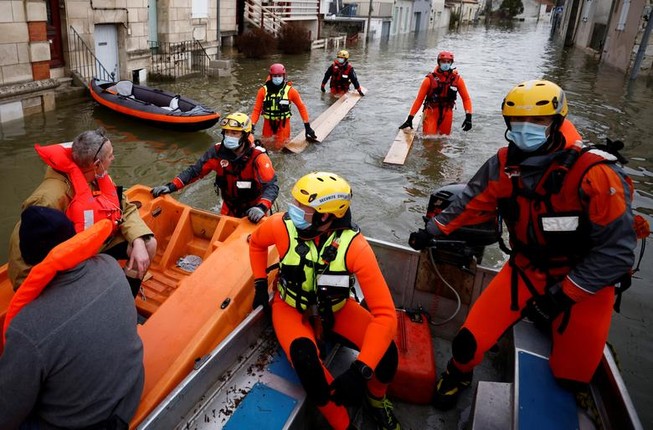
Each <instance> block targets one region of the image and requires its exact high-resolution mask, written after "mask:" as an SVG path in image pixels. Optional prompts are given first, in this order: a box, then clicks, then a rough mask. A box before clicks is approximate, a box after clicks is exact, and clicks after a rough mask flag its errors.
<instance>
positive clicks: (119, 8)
mask: <svg viewBox="0 0 653 430" xmlns="http://www.w3.org/2000/svg"><path fill="white" fill-rule="evenodd" d="M91 9H92V10H124V11H125V15H126V16H127V24H125V23H124V22H123V23H122V25H123V26H124V27H125V29H127V30H129V27H128V25H129V9H127V8H126V7H95V6H93V0H91Z"/></svg>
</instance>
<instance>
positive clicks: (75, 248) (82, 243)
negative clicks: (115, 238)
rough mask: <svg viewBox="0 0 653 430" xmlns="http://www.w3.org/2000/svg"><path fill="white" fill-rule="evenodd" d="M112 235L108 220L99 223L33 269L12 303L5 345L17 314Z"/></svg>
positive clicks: (4, 329) (90, 255)
mask: <svg viewBox="0 0 653 430" xmlns="http://www.w3.org/2000/svg"><path fill="white" fill-rule="evenodd" d="M111 231H112V225H111V222H110V221H109V220H106V219H103V220H100V221H98V222H97V223H96V224H94V225H92V226H91V227H90V228H88V229H87V230H84V231H82V232H81V233H78V234H76V235H75V236H73V237H72V238H70V239H68V240H67V241H65V242H63V243H60V244H59V245H57V246H55V247H54V248H53V249H52V250H51V251H50V252H49V253H48V255H47V256H46V257H45V259H44V260H43V261H42V262H40V263H39V264H37V265H35V266H34V267H32V270H30V272H29V275H28V276H27V278H26V279H25V281H24V282H23V283H22V284H21V286H20V288H19V289H18V290H17V291H16V293H15V294H14V296H13V297H12V298H11V301H10V302H9V307H8V308H7V315H6V316H5V323H4V327H3V329H2V343H3V344H4V342H5V335H6V333H7V328H8V327H9V324H10V323H11V320H12V319H13V318H14V317H15V316H16V315H17V314H18V312H20V310H21V309H22V308H23V307H25V306H26V305H28V304H29V303H31V302H32V301H33V300H35V299H36V298H37V297H38V296H39V295H40V294H41V292H42V291H43V289H44V288H45V287H46V286H47V285H48V284H49V283H50V281H52V279H53V278H54V277H55V275H56V274H57V272H61V271H63V270H68V269H72V268H73V267H75V266H77V265H78V264H80V263H81V262H83V261H86V260H88V259H89V258H91V257H92V256H94V255H95V254H97V252H98V251H99V249H100V248H101V247H102V244H104V241H105V240H106V239H107V238H108V237H109V236H110V235H111Z"/></svg>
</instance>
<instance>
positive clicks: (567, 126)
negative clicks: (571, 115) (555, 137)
mask: <svg viewBox="0 0 653 430" xmlns="http://www.w3.org/2000/svg"><path fill="white" fill-rule="evenodd" d="M560 133H562V135H563V136H564V137H565V148H569V147H571V146H573V145H574V144H575V143H576V141H577V140H583V137H582V136H581V135H580V133H579V132H578V130H576V127H575V126H574V124H572V122H571V121H569V120H568V119H566V118H565V120H564V121H562V125H561V126H560Z"/></svg>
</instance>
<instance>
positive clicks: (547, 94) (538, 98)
mask: <svg viewBox="0 0 653 430" xmlns="http://www.w3.org/2000/svg"><path fill="white" fill-rule="evenodd" d="M567 112H568V108H567V97H566V96H565V92H564V91H562V88H560V87H559V86H557V85H556V84H554V83H553V82H550V81H545V80H539V79H536V80H532V81H526V82H522V83H521V84H519V85H517V86H516V87H514V88H513V89H512V90H510V91H509V92H508V94H507V95H506V98H504V99H503V102H502V103H501V113H502V114H503V116H504V117H509V116H550V115H560V116H561V117H563V118H564V117H565V116H567Z"/></svg>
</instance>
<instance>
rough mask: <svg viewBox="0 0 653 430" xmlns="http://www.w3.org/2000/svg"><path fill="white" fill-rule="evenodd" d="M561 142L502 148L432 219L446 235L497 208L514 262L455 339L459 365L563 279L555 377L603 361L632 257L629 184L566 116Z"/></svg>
mask: <svg viewBox="0 0 653 430" xmlns="http://www.w3.org/2000/svg"><path fill="white" fill-rule="evenodd" d="M558 139H560V140H561V142H560V146H559V147H560V148H561V149H560V150H558V151H555V152H552V153H548V154H543V155H536V156H530V157H526V158H525V157H523V156H522V157H520V156H519V155H517V156H515V155H514V154H515V153H514V152H512V151H513V148H512V146H509V147H504V148H502V149H500V150H499V152H498V153H497V155H495V156H493V157H492V158H490V159H489V160H488V161H487V162H486V163H485V164H484V165H483V167H481V169H480V170H479V171H478V172H477V173H476V175H475V176H474V177H473V178H472V179H471V181H469V183H468V184H467V186H466V188H465V189H464V191H463V193H462V196H461V197H460V198H459V199H457V200H455V201H454V202H453V203H452V204H451V205H450V206H449V207H448V208H447V209H445V210H444V211H443V212H442V213H440V214H439V215H437V216H436V217H435V218H434V221H435V222H436V224H437V227H438V228H439V229H440V230H441V231H442V232H444V233H445V234H448V233H451V232H453V231H455V230H456V229H458V228H459V227H462V226H464V225H470V224H476V223H478V222H479V221H487V220H489V219H491V218H494V217H496V215H497V208H499V210H498V211H499V213H500V214H501V215H502V217H503V220H504V222H505V223H506V225H507V227H508V230H509V233H510V245H511V248H512V252H511V257H510V260H509V262H508V263H506V264H505V265H504V267H503V268H502V269H501V271H500V272H499V274H498V275H497V276H496V277H495V278H494V279H493V280H492V282H491V283H490V285H489V286H488V288H487V289H486V290H485V291H484V292H483V293H482V294H481V296H480V297H479V299H478V300H477V301H476V303H474V305H473V307H472V309H471V311H470V313H469V316H468V317H467V319H466V321H465V323H464V324H463V327H462V328H461V330H460V331H459V333H458V335H457V336H456V339H454V347H453V348H452V349H453V351H452V352H453V363H454V365H455V367H456V368H458V369H459V370H460V371H462V372H469V371H471V370H472V369H473V367H474V366H476V365H477V364H478V363H480V362H481V360H482V359H483V354H484V353H485V352H486V351H487V350H488V349H490V348H491V347H492V345H494V344H495V343H496V342H497V340H498V339H499V337H500V336H501V335H502V334H503V333H504V332H505V331H506V330H507V329H508V328H509V327H510V326H511V325H512V324H514V323H515V322H517V321H519V320H520V319H521V318H522V310H523V309H524V308H525V306H526V303H527V301H529V300H530V299H531V298H532V297H533V296H534V295H535V294H537V295H542V294H544V293H545V290H546V289H548V288H550V287H552V286H553V285H554V284H556V283H559V284H560V286H561V287H562V291H563V292H564V293H565V294H566V295H567V296H568V297H570V298H571V299H572V300H573V301H574V302H575V303H574V304H573V305H572V307H571V309H570V310H569V311H567V312H564V313H562V314H561V315H559V316H558V317H557V318H556V319H554V320H553V324H552V336H553V349H552V352H551V356H550V361H549V362H550V365H551V369H552V371H553V374H554V375H555V377H556V378H559V379H561V380H568V381H574V382H580V383H587V382H589V381H590V380H591V378H592V375H593V374H594V372H595V370H596V368H597V366H598V364H599V362H600V360H601V356H602V351H603V347H604V345H605V342H606V340H607V337H608V330H609V327H610V319H611V316H612V306H613V304H614V296H615V291H614V284H615V283H616V282H617V281H618V280H619V278H620V277H621V276H623V275H624V274H626V273H628V271H629V270H630V268H631V267H632V265H633V262H634V252H633V251H634V248H635V244H636V238H635V232H634V228H633V214H632V210H631V199H632V193H633V189H632V183H631V181H630V179H629V178H628V177H627V176H626V175H625V174H624V173H623V171H622V170H621V169H620V168H619V167H618V166H616V165H615V164H614V161H615V157H613V156H611V155H610V154H607V153H605V152H602V151H596V150H590V151H584V150H580V147H578V146H575V145H574V144H575V142H576V141H577V140H580V135H579V134H578V132H577V131H576V129H575V128H574V127H573V125H572V124H571V123H570V122H569V121H567V120H565V121H564V123H563V124H562V127H561V129H560V132H559V133H558ZM573 151H576V154H575V156H577V158H576V159H575V161H574V162H573V164H572V163H569V160H570V159H573V157H572V158H569V156H570V155H573V154H574V153H573ZM511 154H512V155H511ZM522 155H523V154H522ZM564 160H567V165H565V161H564ZM570 164H571V165H570ZM561 172H562V174H563V175H564V176H563V177H562V179H561V176H560V175H561Z"/></svg>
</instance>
